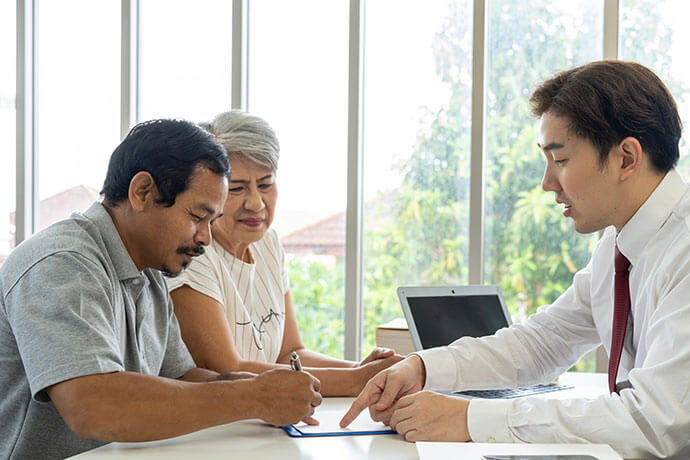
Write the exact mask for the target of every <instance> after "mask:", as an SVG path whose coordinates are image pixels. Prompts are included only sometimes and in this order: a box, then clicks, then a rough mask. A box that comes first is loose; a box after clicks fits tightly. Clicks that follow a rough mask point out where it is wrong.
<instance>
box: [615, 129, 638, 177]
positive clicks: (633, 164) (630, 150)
mask: <svg viewBox="0 0 690 460" xmlns="http://www.w3.org/2000/svg"><path fill="white" fill-rule="evenodd" d="M616 150H617V153H618V155H619V157H620V158H619V161H618V162H617V166H618V167H620V179H621V180H626V179H628V178H629V177H630V176H631V175H632V174H633V173H634V172H635V171H637V170H638V169H639V168H640V166H641V165H642V161H643V158H642V155H644V153H643V152H642V145H640V141H638V140H637V139H635V138H634V137H632V136H629V137H626V138H625V139H623V140H622V141H621V142H620V143H619V144H618V148H617V149H616Z"/></svg>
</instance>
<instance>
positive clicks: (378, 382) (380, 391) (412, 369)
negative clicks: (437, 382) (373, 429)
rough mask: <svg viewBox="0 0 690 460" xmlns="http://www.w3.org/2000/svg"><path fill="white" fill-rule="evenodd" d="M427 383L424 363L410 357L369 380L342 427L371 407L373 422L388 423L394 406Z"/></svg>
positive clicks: (351, 407)
mask: <svg viewBox="0 0 690 460" xmlns="http://www.w3.org/2000/svg"><path fill="white" fill-rule="evenodd" d="M425 380H426V370H425V368H424V363H423V362H422V359H421V358H420V357H419V356H417V355H411V356H408V357H407V358H405V359H404V360H402V361H400V362H398V363H396V364H394V365H393V366H391V367H389V368H388V369H385V370H383V371H381V372H379V373H378V374H376V375H375V376H374V378H372V379H371V380H369V382H368V383H367V384H366V385H365V387H364V389H363V390H362V392H361V393H360V394H359V396H357V398H356V399H355V401H354V402H353V403H352V406H350V409H349V410H348V411H347V413H346V414H345V416H344V417H343V418H342V420H341V421H340V426H341V427H346V426H348V425H349V424H350V423H352V421H353V420H354V419H355V418H356V417H357V416H358V415H359V414H360V412H362V411H363V410H364V409H366V408H367V407H370V406H371V407H370V412H371V415H372V418H373V419H374V420H380V421H383V422H384V423H387V421H388V418H389V416H390V414H391V409H392V408H393V405H394V404H395V402H396V401H397V400H398V399H400V398H401V397H402V396H405V395H408V394H412V393H416V392H417V391H419V390H421V389H422V388H423V387H424V381H425Z"/></svg>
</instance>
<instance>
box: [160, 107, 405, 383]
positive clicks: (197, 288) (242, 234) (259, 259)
mask: <svg viewBox="0 0 690 460" xmlns="http://www.w3.org/2000/svg"><path fill="white" fill-rule="evenodd" d="M202 126H204V128H206V129H207V130H208V131H209V132H211V133H212V134H214V135H215V136H216V139H217V140H218V142H219V143H220V144H221V145H222V146H223V147H225V150H226V151H227V153H228V158H229V160H230V165H231V167H232V172H231V180H230V188H229V193H228V199H227V201H226V203H225V208H224V215H223V216H222V217H221V218H219V219H218V220H217V221H216V222H215V224H214V225H213V227H212V234H213V241H212V242H211V244H210V245H209V246H208V247H207V248H206V253H205V254H203V255H201V256H199V257H197V258H195V259H194V261H193V262H192V263H191V264H190V265H189V267H188V268H187V270H186V271H184V272H183V273H182V274H181V275H180V276H179V277H177V278H171V279H169V280H168V286H169V289H170V291H171V292H170V293H171V296H172V299H173V302H174V305H175V314H176V315H177V318H178V320H179V323H180V328H181V331H182V338H183V339H184V341H185V343H186V344H187V347H188V348H189V351H190V352H191V354H192V356H193V357H194V360H195V361H196V363H197V365H199V366H200V367H204V368H208V369H212V370H217V371H226V370H231V371H249V372H255V373H260V372H263V371H266V370H269V369H273V368H276V367H280V366H285V365H288V363H289V357H290V354H291V352H292V351H297V352H298V353H299V356H300V358H301V361H302V365H303V366H304V368H305V370H307V371H309V372H310V373H311V374H313V375H314V376H315V377H317V378H318V379H319V380H320V381H321V393H322V394H323V395H325V396H348V395H357V394H358V393H359V391H360V390H361V389H362V388H363V387H364V384H365V383H366V382H367V381H368V380H369V378H371V377H373V376H374V375H375V374H376V373H377V372H378V371H380V370H381V369H384V368H386V367H388V366H390V365H391V364H393V363H395V362H397V361H398V360H400V359H401V357H400V356H398V355H395V354H394V353H393V351H392V350H386V349H380V348H377V349H375V350H374V351H372V352H371V353H370V354H369V356H367V357H366V358H365V359H364V360H363V361H361V362H359V363H357V362H351V361H343V360H340V359H335V358H332V357H329V356H325V355H323V354H320V353H317V352H314V351H311V350H307V349H305V347H304V344H303V343H302V339H301V338H300V334H299V329H298V327H297V319H296V316H295V310H294V307H293V305H292V296H291V295H290V286H289V281H288V274H287V271H286V267H285V252H284V251H283V247H282V246H281V244H280V241H279V240H278V235H277V234H276V232H275V230H273V229H271V228H270V227H271V223H272V221H273V216H274V212H275V206H276V200H277V197H278V188H277V185H276V170H277V167H278V153H279V146H278V140H277V138H276V136H275V133H274V131H273V130H272V129H271V127H270V126H269V125H268V124H267V123H266V122H265V121H263V120H262V119H260V118H258V117H255V116H252V115H249V114H246V113H241V112H226V113H222V114H220V115H218V116H217V117H216V118H215V119H214V120H213V121H212V122H211V123H208V124H202ZM202 217H203V216H199V218H202Z"/></svg>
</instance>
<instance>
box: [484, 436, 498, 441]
mask: <svg viewBox="0 0 690 460" xmlns="http://www.w3.org/2000/svg"><path fill="white" fill-rule="evenodd" d="M486 441H487V442H496V438H494V437H493V436H489V439H487V440H486Z"/></svg>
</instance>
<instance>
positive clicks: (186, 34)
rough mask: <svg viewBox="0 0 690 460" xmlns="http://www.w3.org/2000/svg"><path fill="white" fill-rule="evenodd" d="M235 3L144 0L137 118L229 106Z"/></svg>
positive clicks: (193, 114)
mask: <svg viewBox="0 0 690 460" xmlns="http://www.w3.org/2000/svg"><path fill="white" fill-rule="evenodd" d="M231 33H232V2H229V1H225V0H198V1H194V2H189V1H186V0H142V1H141V45H140V46H141V48H140V52H141V70H140V77H141V102H140V109H141V111H140V115H139V120H140V121H143V120H150V119H152V118H184V119H187V120H190V121H193V122H199V121H206V120H210V119H212V118H213V117H214V116H215V115H216V114H218V113H221V112H225V111H227V110H230V91H231V78H230V67H231V47H232V39H231Z"/></svg>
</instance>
